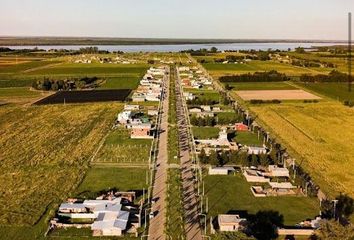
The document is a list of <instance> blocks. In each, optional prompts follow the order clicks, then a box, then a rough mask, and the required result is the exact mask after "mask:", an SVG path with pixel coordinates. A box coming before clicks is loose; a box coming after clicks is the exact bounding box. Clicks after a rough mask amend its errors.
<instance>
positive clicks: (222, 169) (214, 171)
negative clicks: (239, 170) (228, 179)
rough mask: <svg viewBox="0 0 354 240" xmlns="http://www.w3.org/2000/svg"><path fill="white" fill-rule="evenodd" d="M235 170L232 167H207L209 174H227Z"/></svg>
mask: <svg viewBox="0 0 354 240" xmlns="http://www.w3.org/2000/svg"><path fill="white" fill-rule="evenodd" d="M233 171H235V169H234V168H233V167H212V166H210V167H209V175H228V174H229V173H230V172H233Z"/></svg>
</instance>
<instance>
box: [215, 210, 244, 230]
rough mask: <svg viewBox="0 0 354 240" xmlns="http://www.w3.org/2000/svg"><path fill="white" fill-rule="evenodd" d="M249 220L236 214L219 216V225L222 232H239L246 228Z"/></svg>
mask: <svg viewBox="0 0 354 240" xmlns="http://www.w3.org/2000/svg"><path fill="white" fill-rule="evenodd" d="M246 223H247V219H245V218H240V216H239V215H236V214H219V215H218V224H219V229H220V231H222V232H237V231H239V230H241V229H243V228H244V227H245V225H246Z"/></svg>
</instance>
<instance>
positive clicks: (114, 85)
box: [100, 76, 141, 89]
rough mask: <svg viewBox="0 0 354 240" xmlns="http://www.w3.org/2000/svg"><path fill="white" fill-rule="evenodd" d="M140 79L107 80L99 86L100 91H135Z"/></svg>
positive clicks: (119, 78)
mask: <svg viewBox="0 0 354 240" xmlns="http://www.w3.org/2000/svg"><path fill="white" fill-rule="evenodd" d="M140 80H141V78H140V77H139V76H136V77H131V76H128V77H125V76H122V77H111V78H107V79H106V80H105V81H106V82H105V83H104V84H103V85H102V86H100V88H101V89H136V88H137V87H138V85H139V82H140Z"/></svg>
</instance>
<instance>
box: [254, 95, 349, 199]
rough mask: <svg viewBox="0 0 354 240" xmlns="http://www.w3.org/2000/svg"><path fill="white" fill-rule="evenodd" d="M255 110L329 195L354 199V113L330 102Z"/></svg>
mask: <svg viewBox="0 0 354 240" xmlns="http://www.w3.org/2000/svg"><path fill="white" fill-rule="evenodd" d="M251 110H252V111H253V112H254V113H255V114H256V115H257V122H258V123H260V124H262V125H263V126H266V127H267V130H268V131H270V132H271V134H272V135H273V136H275V137H276V139H277V140H278V141H280V142H282V143H283V144H284V145H285V146H286V148H287V149H288V151H289V152H290V154H291V155H292V156H293V157H295V158H296V162H297V164H301V166H302V167H303V168H305V170H306V171H307V172H309V173H310V174H311V177H312V178H313V179H314V181H315V182H316V183H317V184H319V185H320V187H321V189H322V190H323V191H324V192H325V193H327V194H329V196H331V197H334V196H336V195H338V194H339V193H340V192H342V193H347V194H349V195H350V196H351V197H353V196H354V175H353V174H352V169H353V168H352V166H353V163H354V142H353V141H350V139H354V125H353V122H354V111H352V109H349V108H348V107H345V106H343V105H342V104H340V103H337V102H334V101H331V102H330V101H329V102H323V103H317V104H303V103H287V104H281V105H272V106H270V105H265V106H253V107H251Z"/></svg>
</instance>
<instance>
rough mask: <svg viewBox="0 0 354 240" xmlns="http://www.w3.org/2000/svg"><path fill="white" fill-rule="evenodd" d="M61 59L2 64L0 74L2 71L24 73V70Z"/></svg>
mask: <svg viewBox="0 0 354 240" xmlns="http://www.w3.org/2000/svg"><path fill="white" fill-rule="evenodd" d="M58 63H60V61H57V60H45V61H31V62H26V63H21V64H16V65H11V66H1V67H0V74H2V73H12V74H14V73H22V72H24V71H28V70H31V69H36V68H42V67H48V66H49V65H52V64H58Z"/></svg>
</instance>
